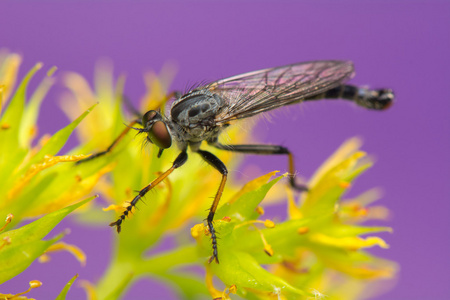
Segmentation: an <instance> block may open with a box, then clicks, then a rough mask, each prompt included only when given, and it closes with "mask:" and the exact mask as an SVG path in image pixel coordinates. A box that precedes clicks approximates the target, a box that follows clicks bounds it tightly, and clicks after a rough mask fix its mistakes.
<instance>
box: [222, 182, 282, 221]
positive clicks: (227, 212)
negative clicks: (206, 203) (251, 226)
mask: <svg viewBox="0 0 450 300" xmlns="http://www.w3.org/2000/svg"><path fill="white" fill-rule="evenodd" d="M281 178H283V176H279V177H277V178H275V179H273V180H271V181H269V182H268V183H265V184H263V185H261V186H260V187H258V188H256V189H254V190H252V191H249V192H247V193H245V194H244V195H242V196H241V197H240V198H239V199H238V200H236V202H234V203H226V204H224V205H223V206H221V207H220V208H219V209H218V210H217V213H216V217H215V219H216V220H219V219H221V218H223V217H225V216H228V217H231V219H233V216H234V217H238V218H239V220H254V219H256V218H258V216H259V214H258V213H257V212H256V207H257V206H258V205H259V203H261V201H262V200H263V199H264V197H265V196H266V194H267V192H268V191H269V190H270V189H271V188H272V186H273V185H274V184H275V183H277V182H278V181H279V180H280V179H281Z"/></svg>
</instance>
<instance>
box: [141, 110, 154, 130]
mask: <svg viewBox="0 0 450 300" xmlns="http://www.w3.org/2000/svg"><path fill="white" fill-rule="evenodd" d="M156 115H158V112H157V111H156V110H149V111H148V112H146V113H145V114H144V115H143V116H142V126H144V128H145V127H146V126H147V123H148V122H150V121H151V120H153V118H154V117H155V116H156Z"/></svg>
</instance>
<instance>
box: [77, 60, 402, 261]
mask: <svg viewBox="0 0 450 300" xmlns="http://www.w3.org/2000/svg"><path fill="white" fill-rule="evenodd" d="M353 75H354V70H353V64H352V62H349V61H334V60H330V61H312V62H304V63H297V64H292V65H287V66H282V67H275V68H269V69H264V70H259V71H254V72H249V73H245V74H242V75H237V76H233V77H229V78H226V79H222V80H218V81H215V82H212V83H209V84H206V85H203V86H200V87H197V88H194V89H192V90H190V91H189V92H187V93H186V94H184V95H182V94H180V93H174V95H175V98H176V100H175V101H174V102H173V103H172V106H171V108H170V113H169V114H168V115H167V116H165V115H162V114H161V112H159V111H156V110H150V111H148V112H146V113H145V114H144V115H143V116H142V119H141V120H135V121H134V122H132V123H131V125H130V126H128V127H127V128H126V129H125V130H124V131H123V132H122V134H121V135H120V136H119V137H118V138H117V139H116V140H115V141H114V142H113V143H112V145H111V146H110V147H109V148H108V149H107V150H106V151H103V152H99V153H97V154H95V155H93V156H91V157H90V158H88V159H86V160H89V159H92V158H95V157H98V156H101V155H103V154H105V153H108V152H109V151H111V150H112V149H113V148H114V146H115V145H116V144H117V142H118V141H119V140H120V139H121V138H122V137H123V136H124V135H125V134H126V132H127V131H128V130H129V129H130V128H133V129H135V130H137V131H138V132H139V133H145V134H146V135H147V136H146V139H147V140H148V142H150V143H152V144H154V145H155V146H156V147H158V148H159V153H158V157H160V156H161V154H162V152H163V150H164V149H167V148H170V147H171V146H172V145H173V144H176V146H177V147H178V149H179V150H180V153H179V154H178V156H177V157H176V159H175V161H174V162H173V164H172V166H171V167H170V168H169V169H168V170H166V171H165V172H163V173H162V174H161V175H160V176H159V177H157V178H156V179H155V180H153V181H152V182H151V183H150V184H149V185H147V186H146V187H144V188H143V189H142V190H141V191H140V192H139V194H138V195H137V196H136V197H135V198H134V199H133V200H132V201H131V202H130V203H129V206H128V207H127V208H126V209H125V211H124V212H123V214H122V215H121V216H120V218H119V219H118V220H117V221H115V222H112V223H111V224H110V226H113V227H114V226H115V227H116V228H117V232H120V230H121V226H122V222H123V221H124V220H125V218H126V217H127V216H128V214H129V213H130V211H131V210H132V209H133V207H134V206H136V203H137V202H138V201H139V200H140V199H141V198H142V197H144V195H145V194H147V192H148V191H149V190H151V189H153V188H154V187H155V186H156V185H157V184H159V183H160V182H161V181H163V180H164V178H166V177H167V176H169V175H170V174H171V173H172V172H173V171H174V170H175V169H177V168H179V167H181V166H182V165H183V164H184V163H186V161H187V159H188V154H187V150H188V148H190V150H191V151H192V152H195V153H198V154H199V155H200V156H201V157H202V158H203V160H205V161H206V162H207V163H208V164H210V165H211V166H213V167H214V168H215V169H216V170H217V171H219V172H220V173H221V174H222V179H221V182H220V185H219V188H218V190H217V193H216V195H215V197H214V200H213V203H212V205H211V208H210V209H209V213H208V217H207V219H206V223H207V226H208V229H209V232H210V234H211V241H212V256H211V258H210V260H209V262H212V261H213V260H215V261H216V262H217V263H218V262H219V258H218V250H217V236H216V231H215V229H214V226H213V220H214V214H215V212H216V209H217V206H218V204H219V201H220V198H221V196H222V192H223V190H224V187H225V183H226V181H227V174H228V171H227V168H226V166H225V165H224V164H223V162H222V161H221V160H220V159H219V158H217V157H216V156H215V155H214V154H212V153H211V152H208V151H206V150H203V149H200V148H201V144H202V142H203V141H206V142H207V143H208V144H209V145H210V146H212V147H215V148H218V149H221V150H226V151H232V152H239V153H252V154H267V155H268V154H279V155H280V154H281V155H286V156H287V157H288V161H289V173H290V175H291V176H290V178H289V184H290V185H291V186H292V188H294V189H296V190H299V191H306V190H307V187H306V186H304V185H301V184H298V183H296V181H295V178H294V176H293V174H294V158H293V155H292V154H291V152H290V151H289V150H288V149H287V148H285V147H283V146H276V145H224V144H221V143H219V142H218V137H219V135H220V133H221V132H222V131H223V130H224V129H225V128H227V127H228V126H229V125H230V124H231V123H232V122H233V121H235V120H239V119H245V118H249V117H252V116H255V115H257V114H260V113H263V112H266V111H269V110H273V109H276V108H279V107H283V106H286V105H291V104H296V103H301V102H306V101H315V100H319V99H345V100H350V101H352V102H354V103H356V104H357V105H359V106H362V107H365V108H368V109H374V110H383V109H386V108H388V107H389V106H390V105H391V104H392V101H393V100H394V94H393V92H392V91H391V90H390V89H379V90H372V89H368V88H360V87H356V86H353V85H347V84H345V82H346V81H347V80H349V79H350V78H352V77H353ZM133 124H140V125H142V128H134V127H132V125H133Z"/></svg>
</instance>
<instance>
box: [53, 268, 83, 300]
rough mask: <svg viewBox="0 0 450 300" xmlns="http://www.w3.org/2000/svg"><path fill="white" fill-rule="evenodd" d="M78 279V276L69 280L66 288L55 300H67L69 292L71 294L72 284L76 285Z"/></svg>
mask: <svg viewBox="0 0 450 300" xmlns="http://www.w3.org/2000/svg"><path fill="white" fill-rule="evenodd" d="M77 278H78V274H77V275H75V276H73V277H72V279H70V280H69V282H68V283H67V284H66V285H65V286H64V288H63V289H62V291H61V293H59V295H58V297H56V298H55V300H65V299H66V295H67V292H69V290H70V288H71V287H72V284H73V283H74V281H75V279H77Z"/></svg>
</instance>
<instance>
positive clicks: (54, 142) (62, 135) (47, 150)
mask: <svg viewBox="0 0 450 300" xmlns="http://www.w3.org/2000/svg"><path fill="white" fill-rule="evenodd" d="M96 105H97V104H94V105H92V106H91V107H89V108H88V109H87V110H86V111H85V112H84V113H83V114H81V116H79V117H78V118H77V119H75V120H74V121H73V122H72V123H70V124H69V125H67V126H66V127H64V128H63V129H61V130H59V131H58V132H57V133H55V134H54V135H53V136H52V137H51V138H50V140H49V141H48V142H47V143H46V144H45V145H44V146H43V147H42V148H41V150H39V152H38V153H37V154H36V155H35V156H34V157H33V158H32V159H31V161H30V162H29V163H28V166H30V165H32V164H35V163H38V162H39V161H41V160H42V159H43V158H44V156H45V155H55V154H57V153H58V152H59V150H61V148H62V147H63V146H64V144H65V143H66V141H67V139H68V138H69V136H70V135H71V134H72V132H73V131H74V130H75V127H77V126H78V124H79V123H80V122H81V121H82V120H83V119H84V118H85V117H86V116H87V115H88V114H89V113H90V112H91V111H92V109H93V108H94V107H95V106H96ZM25 169H28V168H25Z"/></svg>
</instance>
